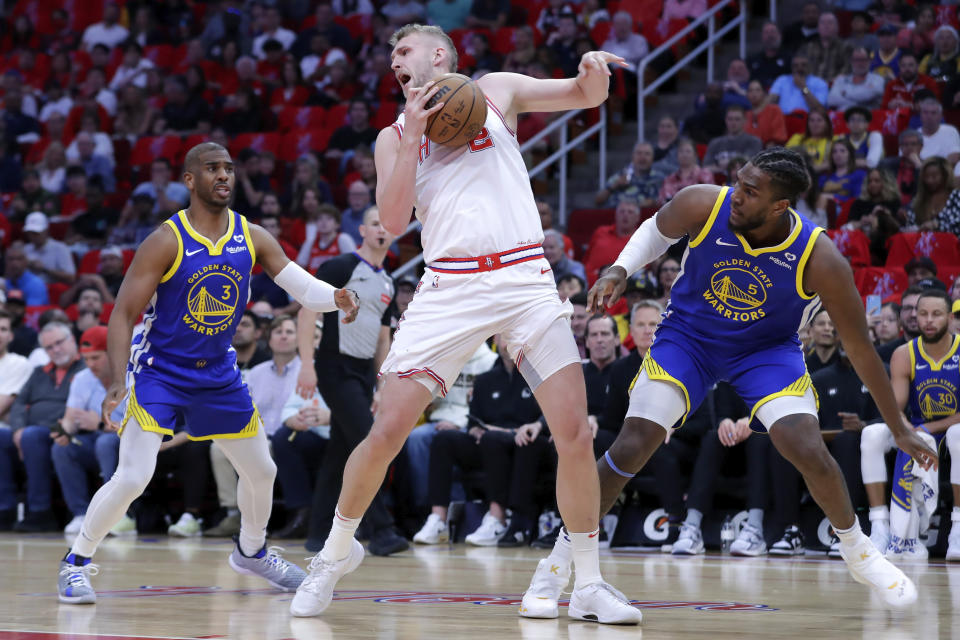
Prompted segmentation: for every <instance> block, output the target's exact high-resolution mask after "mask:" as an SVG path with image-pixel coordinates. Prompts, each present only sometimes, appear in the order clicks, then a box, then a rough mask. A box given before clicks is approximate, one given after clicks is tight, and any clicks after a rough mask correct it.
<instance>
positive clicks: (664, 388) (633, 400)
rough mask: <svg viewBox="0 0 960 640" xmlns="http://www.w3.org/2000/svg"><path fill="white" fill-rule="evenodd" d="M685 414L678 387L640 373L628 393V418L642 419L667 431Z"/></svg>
mask: <svg viewBox="0 0 960 640" xmlns="http://www.w3.org/2000/svg"><path fill="white" fill-rule="evenodd" d="M686 412H687V400H686V397H685V396H684V395H683V391H682V390H681V389H680V387H678V386H677V385H675V384H673V383H672V382H664V381H663V380H651V379H650V377H649V376H648V375H647V372H646V371H641V372H640V376H639V377H638V378H637V380H636V382H635V383H634V385H633V390H632V391H631V392H630V407H629V408H628V409H627V417H628V418H643V419H644V420H649V421H651V422H654V423H656V424H658V425H660V426H661V427H663V428H664V429H666V430H668V431H669V430H670V429H671V428H673V425H675V424H677V423H678V422H680V419H681V418H683V416H684V414H686Z"/></svg>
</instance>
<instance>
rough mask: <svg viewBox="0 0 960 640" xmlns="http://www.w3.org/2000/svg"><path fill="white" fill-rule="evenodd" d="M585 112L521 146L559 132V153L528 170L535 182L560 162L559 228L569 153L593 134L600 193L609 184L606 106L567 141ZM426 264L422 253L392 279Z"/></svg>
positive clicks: (558, 121)
mask: <svg viewBox="0 0 960 640" xmlns="http://www.w3.org/2000/svg"><path fill="white" fill-rule="evenodd" d="M582 112H583V109H576V110H574V111H568V112H566V113H564V114H563V115H562V116H560V117H559V118H557V119H556V120H554V121H553V122H551V123H550V124H548V125H547V126H546V127H544V128H543V129H541V130H540V131H538V132H537V133H536V135H534V136H533V137H532V138H530V139H529V140H527V141H526V142H524V143H523V144H522V145H520V153H521V154H522V153H525V152H526V151H528V150H530V149H531V148H532V147H533V145H534V144H536V143H537V142H539V141H540V140H542V139H544V138H545V137H547V136H549V135H550V134H552V133H553V132H555V131H557V130H559V131H560V145H559V146H558V147H557V150H556V151H554V152H553V153H551V154H550V155H549V156H547V157H546V158H545V159H543V160H541V161H540V162H539V163H538V164H537V166H535V167H533V168H532V169H529V170H528V171H527V174H528V175H529V177H530V178H534V177H536V176H537V175H539V174H541V173H543V172H544V171H546V169H547V168H548V167H550V166H551V165H553V164H555V163H557V162H559V163H560V170H559V173H560V175H559V182H560V185H559V186H560V200H559V204H558V207H557V209H558V211H557V213H558V215H559V220H560V224H561V225H562V224H563V223H565V222H566V219H567V156H568V155H569V153H570V150H571V149H573V148H574V147H576V146H577V145H579V144H580V143H581V142H583V141H584V140H586V139H587V138H589V137H591V136H592V135H594V134H597V133H599V144H600V149H599V155H600V157H599V162H598V165H599V166H598V169H597V175H598V178H597V181H598V185H599V186H598V187H597V188H598V189H602V188H603V185H604V184H605V183H606V179H607V178H606V176H607V108H606V105H600V119H599V120H598V121H597V122H596V123H595V124H593V125H591V126H589V127H587V129H585V130H584V131H582V132H581V133H580V134H579V135H577V136H576V137H575V138H574V139H573V140H570V139H569V138H568V136H569V132H568V130H567V124H569V122H570V121H571V120H572V119H573V118H575V117H577V116H578V115H579V114H581V113H582ZM416 225H417V223H415V222H411V223H410V226H408V227H407V231H406V232H405V233H404V235H406V234H407V233H409V232H410V231H411V230H413V229H414V228H415V227H416ZM421 262H423V253H420V254H418V255H416V256H414V257H413V258H411V259H410V260H408V261H406V262H405V263H403V264H402V265H400V266H399V267H397V268H396V269H395V270H394V272H393V277H395V278H396V277H399V276H402V275H404V274H406V273H408V272H410V271H412V270H413V269H415V268H416V267H417V266H419V265H420V263H421Z"/></svg>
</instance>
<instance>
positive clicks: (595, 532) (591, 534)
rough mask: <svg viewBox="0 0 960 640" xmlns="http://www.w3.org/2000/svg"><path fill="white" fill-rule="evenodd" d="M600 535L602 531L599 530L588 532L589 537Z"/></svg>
mask: <svg viewBox="0 0 960 640" xmlns="http://www.w3.org/2000/svg"><path fill="white" fill-rule="evenodd" d="M598 535H600V532H599V531H594V532H593V533H590V534H588V535H587V537H588V538H596V537H597V536H598Z"/></svg>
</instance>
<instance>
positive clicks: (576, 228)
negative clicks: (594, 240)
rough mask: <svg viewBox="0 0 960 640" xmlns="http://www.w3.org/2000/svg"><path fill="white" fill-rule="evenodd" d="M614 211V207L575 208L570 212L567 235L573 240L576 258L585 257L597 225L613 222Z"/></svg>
mask: <svg viewBox="0 0 960 640" xmlns="http://www.w3.org/2000/svg"><path fill="white" fill-rule="evenodd" d="M613 213H614V210H613V209H574V210H573V211H571V212H570V219H569V220H567V236H569V237H570V240H571V241H572V242H573V254H574V258H575V259H577V260H582V259H583V254H584V253H585V252H586V250H587V245H588V244H590V238H591V236H593V232H594V231H595V230H596V228H597V227H599V226H601V225H605V224H613Z"/></svg>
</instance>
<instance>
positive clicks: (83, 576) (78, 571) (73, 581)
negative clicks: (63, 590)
mask: <svg viewBox="0 0 960 640" xmlns="http://www.w3.org/2000/svg"><path fill="white" fill-rule="evenodd" d="M98 573H100V565H97V564H92V563H91V564H87V565H84V566H82V567H81V566H80V565H76V564H68V565H67V566H65V567H63V568H62V569H60V575H66V576H67V586H68V587H83V586H86V585H88V584H89V583H90V576H95V575H97V574H98Z"/></svg>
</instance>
